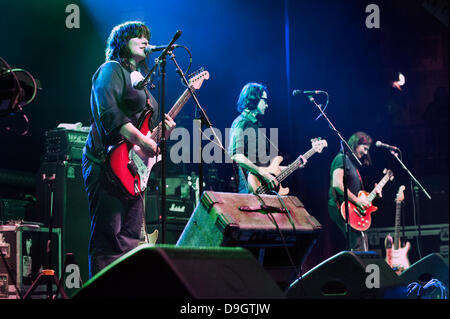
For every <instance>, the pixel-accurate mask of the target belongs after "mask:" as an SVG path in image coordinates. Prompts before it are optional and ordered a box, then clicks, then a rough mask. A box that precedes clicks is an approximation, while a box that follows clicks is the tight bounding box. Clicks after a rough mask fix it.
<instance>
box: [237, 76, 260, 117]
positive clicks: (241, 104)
mask: <svg viewBox="0 0 450 319" xmlns="http://www.w3.org/2000/svg"><path fill="white" fill-rule="evenodd" d="M264 91H266V92H267V87H266V86H265V85H263V84H259V83H253V82H252V83H247V84H246V85H245V86H244V87H243V88H242V91H241V94H240V95H239V99H238V101H237V107H236V108H237V111H238V112H239V113H241V112H242V111H243V110H245V109H249V110H254V109H256V107H257V106H258V103H259V100H260V99H261V97H262V95H263V92H264Z"/></svg>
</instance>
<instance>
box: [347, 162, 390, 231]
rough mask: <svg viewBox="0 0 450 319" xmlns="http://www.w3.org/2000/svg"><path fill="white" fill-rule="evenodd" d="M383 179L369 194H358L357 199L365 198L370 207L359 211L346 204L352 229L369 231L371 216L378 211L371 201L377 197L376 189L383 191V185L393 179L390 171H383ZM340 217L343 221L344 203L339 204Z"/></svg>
mask: <svg viewBox="0 0 450 319" xmlns="http://www.w3.org/2000/svg"><path fill="white" fill-rule="evenodd" d="M383 174H385V175H384V177H383V178H382V179H381V181H380V182H379V183H378V185H377V186H376V187H375V188H374V189H373V190H372V191H371V192H370V194H369V193H367V192H365V191H360V192H359V193H358V198H363V197H366V198H367V200H368V201H369V202H370V207H369V208H367V209H366V210H364V211H360V210H359V209H358V207H357V206H356V205H355V204H353V203H352V202H350V201H349V202H348V216H349V224H350V226H351V227H352V228H353V229H356V230H359V231H365V230H367V229H369V227H370V224H371V223H372V217H371V214H372V213H373V212H374V211H376V210H377V209H378V207H376V206H373V205H372V201H373V200H374V199H375V196H377V192H376V191H377V189H379V190H381V189H383V187H384V185H386V183H387V182H388V181H391V180H393V179H394V174H393V173H392V171H391V170H388V169H386V168H385V169H384V170H383ZM341 215H342V218H344V220H346V219H345V202H343V203H342V204H341Z"/></svg>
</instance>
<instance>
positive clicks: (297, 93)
mask: <svg viewBox="0 0 450 319" xmlns="http://www.w3.org/2000/svg"><path fill="white" fill-rule="evenodd" d="M319 93H323V91H320V90H316V91H303V90H294V91H292V95H293V96H296V95H300V94H319Z"/></svg>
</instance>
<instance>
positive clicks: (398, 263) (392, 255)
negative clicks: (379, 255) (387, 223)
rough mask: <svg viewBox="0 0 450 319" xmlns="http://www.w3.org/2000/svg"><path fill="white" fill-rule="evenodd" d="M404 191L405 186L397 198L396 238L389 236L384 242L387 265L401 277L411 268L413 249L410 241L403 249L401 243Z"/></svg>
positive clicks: (401, 188)
mask: <svg viewBox="0 0 450 319" xmlns="http://www.w3.org/2000/svg"><path fill="white" fill-rule="evenodd" d="M404 190H405V186H403V185H402V186H400V187H399V189H398V192H397V196H396V198H395V233H394V238H392V237H391V235H390V234H389V235H387V236H386V238H385V240H384V246H385V247H386V263H387V264H388V265H389V266H391V268H392V269H393V270H394V271H395V272H396V273H397V275H400V274H401V273H402V272H403V271H405V270H406V269H407V268H409V266H410V263H409V259H408V251H409V249H410V248H411V244H410V243H409V241H408V242H406V244H405V246H403V247H401V241H400V215H401V210H402V201H403V200H404V199H405V196H404V195H403V191H404Z"/></svg>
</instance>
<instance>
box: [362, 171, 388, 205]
mask: <svg viewBox="0 0 450 319" xmlns="http://www.w3.org/2000/svg"><path fill="white" fill-rule="evenodd" d="M388 180H389V176H388V175H385V176H384V177H383V178H382V179H381V181H380V182H379V183H378V186H377V187H379V188H380V189H383V187H384V185H386V183H387V182H388ZM375 196H377V192H376V188H374V189H373V190H372V191H371V192H370V194H369V195H368V196H367V200H368V201H369V202H370V203H372V201H373V200H374V199H375Z"/></svg>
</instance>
